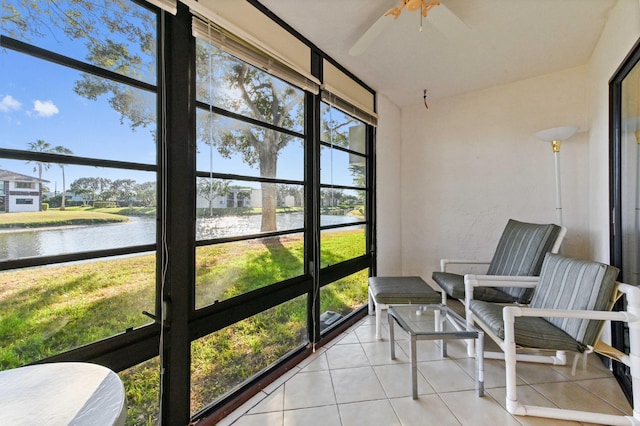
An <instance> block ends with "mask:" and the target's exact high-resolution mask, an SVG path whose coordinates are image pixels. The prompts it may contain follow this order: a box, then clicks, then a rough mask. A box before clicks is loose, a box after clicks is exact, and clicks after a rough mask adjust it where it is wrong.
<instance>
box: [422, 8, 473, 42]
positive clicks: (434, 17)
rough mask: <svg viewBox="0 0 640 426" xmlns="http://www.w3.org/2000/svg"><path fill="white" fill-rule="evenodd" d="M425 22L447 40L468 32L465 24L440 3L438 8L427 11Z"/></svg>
mask: <svg viewBox="0 0 640 426" xmlns="http://www.w3.org/2000/svg"><path fill="white" fill-rule="evenodd" d="M427 20H428V22H430V23H431V24H432V25H433V26H434V27H436V29H437V30H438V31H440V32H441V33H442V34H444V35H445V37H447V38H449V39H455V38H457V37H460V36H462V35H464V34H466V33H467V32H469V30H470V28H469V27H468V26H467V24H465V23H464V22H463V21H462V20H461V19H460V18H458V16H457V15H456V14H455V13H453V12H452V11H451V9H449V8H448V7H447V6H445V5H444V4H442V2H440V5H439V6H437V7H434V8H432V9H431V10H429V15H428V16H427Z"/></svg>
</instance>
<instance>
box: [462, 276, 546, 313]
mask: <svg viewBox="0 0 640 426" xmlns="http://www.w3.org/2000/svg"><path fill="white" fill-rule="evenodd" d="M539 278H540V277H532V276H528V275H527V276H522V275H517V276H511V275H473V274H467V275H465V276H464V304H465V306H467V307H468V306H470V305H469V303H470V302H471V301H472V300H473V289H474V287H521V288H535V286H536V285H538V279H539Z"/></svg>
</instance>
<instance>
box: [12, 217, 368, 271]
mask: <svg viewBox="0 0 640 426" xmlns="http://www.w3.org/2000/svg"><path fill="white" fill-rule="evenodd" d="M359 220H360V219H358V218H356V217H353V216H329V215H327V216H325V215H323V216H322V217H321V222H322V225H324V226H326V225H333V224H341V223H352V222H358V221H359ZM260 222H261V216H260V215H246V216H223V217H215V218H198V219H197V221H196V238H197V239H198V240H205V239H211V238H221V237H230V236H237V235H250V234H258V233H260ZM276 224H277V228H278V230H279V231H286V230H291V229H299V228H302V227H304V215H303V213H285V214H278V215H277V216H276ZM155 233H156V220H155V218H148V217H130V218H129V221H128V222H123V223H115V224H107V225H94V226H83V227H61V228H48V229H30V230H19V231H14V230H3V231H0V260H8V259H20V258H24V257H34V256H51V255H57V254H66V253H74V252H80V251H91V250H105V249H112V248H119V247H127V246H133V245H144V244H153V243H155Z"/></svg>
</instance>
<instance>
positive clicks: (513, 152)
mask: <svg viewBox="0 0 640 426" xmlns="http://www.w3.org/2000/svg"><path fill="white" fill-rule="evenodd" d="M586 76H587V68H586V66H583V67H578V68H573V69H568V70H565V71H562V72H558V73H554V74H550V75H545V76H541V77H538V78H534V79H529V80H524V81H520V82H516V83H513V84H509V85H505V86H499V87H494V88H491V89H488V90H484V91H480V92H474V93H470V94H466V95H463V96H458V97H453V98H448V99H444V100H439V101H438V100H436V101H432V102H431V104H430V106H429V109H428V110H427V109H425V107H424V106H423V105H418V106H415V107H411V108H405V109H403V110H402V172H401V183H402V185H401V191H402V195H401V197H402V236H401V238H402V263H403V273H404V274H411V275H413V274H416V275H420V276H422V277H423V278H425V279H428V280H430V278H431V273H432V271H434V270H437V269H438V267H439V260H440V259H441V258H463V259H487V260H490V259H491V255H492V254H493V251H494V249H495V246H496V244H497V240H498V238H499V237H500V234H501V232H502V230H503V229H504V226H505V224H506V222H507V220H508V219H509V218H514V219H518V220H522V221H528V222H537V223H549V222H555V221H556V212H555V177H554V176H555V175H554V159H553V152H552V150H551V147H550V145H549V144H548V143H545V142H542V141H539V140H538V139H536V137H535V136H534V134H535V132H536V131H538V130H542V129H546V128H550V127H556V126H561V125H578V126H580V127H581V129H585V128H587V127H588V123H587V95H586V90H587V89H586ZM587 158H588V135H587V134H586V133H585V132H584V131H583V132H581V133H578V134H576V135H575V136H573V137H572V138H571V139H569V140H568V141H566V142H565V143H564V144H563V146H562V149H561V162H560V163H561V177H562V195H563V207H564V209H563V214H564V224H565V226H567V227H568V236H567V239H566V240H565V243H566V245H565V249H564V252H565V253H566V254H570V255H574V256H576V257H584V256H585V254H586V250H585V247H586V244H585V241H586V239H587V238H588V236H587V230H588V218H587V214H586V211H587V207H588V197H587V194H588V187H587V183H588V162H587ZM379 164H380V162H379ZM378 203H379V204H381V203H383V201H381V200H379V201H378Z"/></svg>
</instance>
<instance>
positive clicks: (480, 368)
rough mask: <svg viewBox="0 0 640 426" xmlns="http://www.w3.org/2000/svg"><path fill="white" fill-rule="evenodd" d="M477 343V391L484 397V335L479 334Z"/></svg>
mask: <svg viewBox="0 0 640 426" xmlns="http://www.w3.org/2000/svg"><path fill="white" fill-rule="evenodd" d="M477 340H478V341H477V342H476V389H477V390H478V396H484V333H483V332H482V331H480V332H478V339H477Z"/></svg>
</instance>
